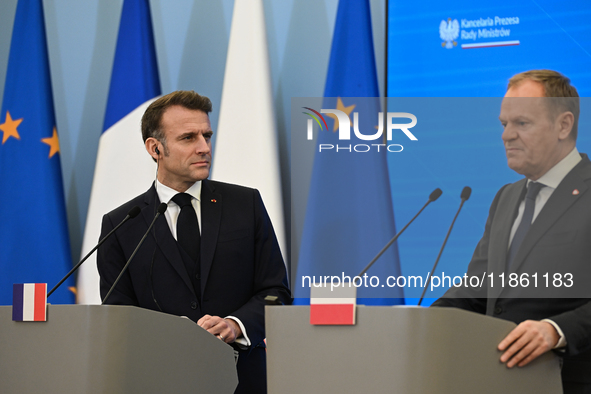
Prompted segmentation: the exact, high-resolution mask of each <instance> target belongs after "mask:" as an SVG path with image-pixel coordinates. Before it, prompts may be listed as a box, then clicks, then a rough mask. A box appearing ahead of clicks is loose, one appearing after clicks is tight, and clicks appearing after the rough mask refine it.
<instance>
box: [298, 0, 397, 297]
mask: <svg viewBox="0 0 591 394" xmlns="http://www.w3.org/2000/svg"><path fill="white" fill-rule="evenodd" d="M324 97H326V99H324V104H323V108H324V109H329V108H330V109H337V110H340V111H342V112H344V113H345V114H347V115H348V116H349V118H350V120H351V121H354V113H355V112H357V113H358V130H359V131H360V132H361V133H362V134H364V135H376V134H377V133H378V132H377V130H376V126H378V122H379V112H380V103H379V101H380V100H379V98H378V97H379V89H378V83H377V73H376V65H375V56H374V49H373V37H372V28H371V15H370V9H369V1H359V0H340V2H339V8H338V11H337V19H336V25H335V30H334V35H333V42H332V50H331V56H330V63H329V68H328V74H327V78H326V86H325V92H324ZM324 117H325V118H326V119H327V120H328V130H320V132H319V134H318V144H326V146H329V145H331V146H335V147H336V146H338V147H339V148H341V147H342V148H343V149H338V151H337V150H336V149H332V150H330V151H316V156H315V158H314V166H313V169H312V180H311V184H310V192H309V197H308V205H307V210H306V219H305V222H304V231H303V235H302V244H301V248H300V255H299V262H298V275H297V277H296V279H295V281H294V285H293V287H294V290H295V297H296V298H306V297H309V294H310V289H309V288H304V287H303V286H302V276H303V275H308V276H315V278H316V280H319V278H320V276H326V275H329V276H333V275H334V276H340V277H342V275H343V274H344V275H345V276H350V277H354V276H355V275H357V274H359V273H360V272H361V271H362V269H363V268H364V267H365V266H366V265H367V263H369V261H370V260H372V258H373V257H375V256H376V255H377V254H378V252H379V251H380V250H381V249H382V248H383V247H384V245H385V244H386V243H387V242H388V241H389V240H390V239H391V238H392V237H393V236H394V234H395V233H396V228H395V225H394V213H393V207H392V199H391V194H390V183H389V179H388V169H387V165H386V154H387V150H386V148H385V147H383V146H380V147H377V146H372V145H371V144H378V145H379V144H383V143H384V141H383V140H382V139H381V138H380V139H377V140H376V141H373V142H370V141H367V140H362V139H359V138H357V137H355V136H354V135H351V139H350V140H340V139H339V131H338V129H339V122H338V120H337V116H336V115H333V114H327V115H325V116H324ZM330 118H334V122H333V121H330ZM351 125H353V123H351ZM351 134H353V133H351ZM356 146H358V149H357V150H356V148H355V147H356ZM367 147H369V150H367ZM378 148H379V149H378ZM366 150H367V151H366ZM367 275H368V276H369V277H372V276H375V277H377V279H378V280H379V283H378V282H377V281H376V280H375V279H374V281H373V282H371V283H370V281H369V280H367V281H365V280H364V282H365V283H364V284H363V285H362V286H360V287H359V288H358V289H357V295H358V297H359V300H358V303H361V304H393V303H400V302H401V301H402V297H403V292H402V290H401V289H400V288H399V287H390V286H388V284H387V282H386V281H387V279H388V277H389V276H395V277H398V276H399V275H400V263H399V259H398V248H397V245H396V244H394V245H392V247H391V248H390V249H389V250H388V251H387V252H386V253H384V254H383V255H382V257H381V258H380V260H378V261H377V262H376V263H375V264H374V266H373V267H372V268H371V269H370V270H369V271H368V272H367ZM306 283H308V282H306ZM390 283H392V282H390ZM296 301H297V300H296ZM300 301H301V300H300Z"/></svg>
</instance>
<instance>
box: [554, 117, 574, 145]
mask: <svg viewBox="0 0 591 394" xmlns="http://www.w3.org/2000/svg"><path fill="white" fill-rule="evenodd" d="M555 124H556V126H557V127H558V138H559V139H561V140H564V139H566V138H568V137H569V136H570V135H571V132H572V130H573V125H574V124H575V116H574V115H573V113H572V112H570V111H566V112H563V113H561V114H560V115H558V116H557V117H556V123H555Z"/></svg>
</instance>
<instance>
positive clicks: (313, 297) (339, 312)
mask: <svg viewBox="0 0 591 394" xmlns="http://www.w3.org/2000/svg"><path fill="white" fill-rule="evenodd" d="M310 293H311V294H310V324H313V325H355V311H356V309H357V308H356V303H357V291H356V288H355V287H354V286H351V285H350V284H348V285H347V284H345V285H341V286H340V287H335V286H330V285H326V286H323V287H319V288H315V287H312V289H311V292H310Z"/></svg>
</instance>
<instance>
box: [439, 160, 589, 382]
mask: <svg viewBox="0 0 591 394" xmlns="http://www.w3.org/2000/svg"><path fill="white" fill-rule="evenodd" d="M582 156H583V160H582V161H581V162H579V163H578V164H577V165H576V166H575V168H573V169H572V170H571V171H570V172H569V173H568V174H567V176H566V177H565V178H564V179H563V180H562V182H561V183H560V185H558V187H557V188H556V190H555V191H554V193H553V194H552V196H551V197H550V199H549V200H548V202H547V203H546V204H545V205H544V207H543V208H542V210H541V211H540V213H539V215H538V217H537V218H536V220H535V221H534V222H533V223H532V225H531V227H530V230H529V232H528V234H527V235H526V237H525V239H524V240H523V243H522V244H521V247H520V249H519V251H518V252H517V255H516V256H515V260H514V261H513V263H512V265H511V270H510V272H508V273H506V274H505V286H504V288H501V286H500V280H499V274H501V273H503V272H505V270H506V268H505V267H506V258H507V249H508V244H509V237H510V232H511V227H512V225H513V223H514V221H515V218H516V216H517V210H518V207H519V204H520V201H521V200H522V199H523V197H524V195H525V194H524V193H525V188H526V182H527V180H526V179H522V180H520V181H519V182H516V183H513V184H509V185H505V186H503V188H501V190H499V192H498V193H497V195H496V197H495V199H494V201H493V203H492V205H491V208H490V212H489V217H488V220H487V222H486V227H485V231H484V235H483V237H482V239H481V240H480V242H479V243H478V246H477V247H476V250H475V251H474V255H473V257H472V260H471V262H470V265H469V267H468V275H476V276H478V277H479V278H481V277H482V276H483V274H485V275H486V276H487V277H488V275H490V274H491V273H492V274H493V275H494V282H493V283H492V287H491V286H490V283H489V286H488V288H487V286H484V287H483V288H482V289H474V288H463V287H460V288H452V289H450V290H448V292H447V293H446V294H445V295H444V296H443V297H442V298H440V299H439V300H437V301H436V302H435V303H434V304H433V305H434V306H454V307H459V308H462V309H466V310H471V311H474V312H478V313H486V314H487V315H491V316H495V317H499V318H501V319H506V320H511V321H514V322H515V323H520V322H522V321H524V320H528V319H532V320H541V319H545V318H548V319H551V320H553V321H554V322H556V323H557V324H558V326H559V327H560V328H561V329H562V331H563V333H564V335H565V338H566V340H567V346H566V349H565V351H564V352H563V353H562V352H557V353H558V354H560V355H561V356H564V365H563V369H562V378H563V381H570V382H584V383H591V303H590V302H589V298H591V297H590V295H589V294H590V292H591V275H590V272H591V162H590V161H589V159H588V157H587V156H586V155H582ZM510 273H516V274H517V275H519V276H522V275H523V274H526V275H527V277H528V278H529V281H530V282H529V283H528V284H527V286H525V282H523V286H522V285H519V286H516V287H511V286H509V285H508V284H507V279H506V276H507V274H510ZM536 273H537V282H538V283H537V284H538V287H537V288H535V287H534V280H533V275H534V274H536ZM545 273H548V279H549V281H548V286H547V285H546V279H545V278H544V277H543V275H544V274H545ZM555 273H558V274H560V275H561V277H562V280H563V282H562V283H561V282H559V281H556V282H554V274H555ZM567 273H571V274H572V279H573V286H571V287H566V286H565V285H566V284H571V283H570V282H568V276H565V274H567ZM567 282H568V283H567ZM514 284H515V282H514ZM558 285H560V286H558ZM567 297H568V298H567Z"/></svg>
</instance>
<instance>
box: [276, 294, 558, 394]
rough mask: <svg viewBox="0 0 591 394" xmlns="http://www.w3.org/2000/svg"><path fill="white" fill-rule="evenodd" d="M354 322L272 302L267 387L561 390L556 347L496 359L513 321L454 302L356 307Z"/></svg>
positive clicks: (419, 393) (410, 393) (408, 391)
mask: <svg viewBox="0 0 591 394" xmlns="http://www.w3.org/2000/svg"><path fill="white" fill-rule="evenodd" d="M357 308H358V309H357V324H356V325H355V326H312V325H310V323H309V320H310V317H309V316H310V307H307V306H286V307H281V306H267V307H266V333H267V385H268V390H269V394H279V393H281V394H290V393H323V394H324V393H403V394H433V393H437V394H446V393H450V394H451V393H453V394H462V393H467V394H468V393H469V394H474V393H479V394H487V393H491V394H492V393H495V394H497V393H504V394H511V393H519V394H522V393H562V384H561V380H560V366H559V359H558V357H556V356H555V355H554V354H553V353H552V352H549V353H547V354H545V355H543V356H542V357H539V358H538V359H536V360H534V361H533V362H532V363H530V364H529V365H527V366H525V367H523V368H512V369H508V368H507V367H506V366H505V365H504V364H502V363H501V362H500V361H499V358H500V356H501V353H500V352H499V351H497V350H496V347H497V345H498V343H499V342H500V341H501V340H502V339H503V338H504V337H505V336H506V335H507V334H508V333H509V332H510V331H511V330H512V329H513V327H515V324H514V323H511V322H508V321H504V320H500V319H496V318H492V317H488V316H483V315H478V314H475V313H471V312H466V311H462V310H459V309H453V308H416V307H367V306H358V307H357Z"/></svg>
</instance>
